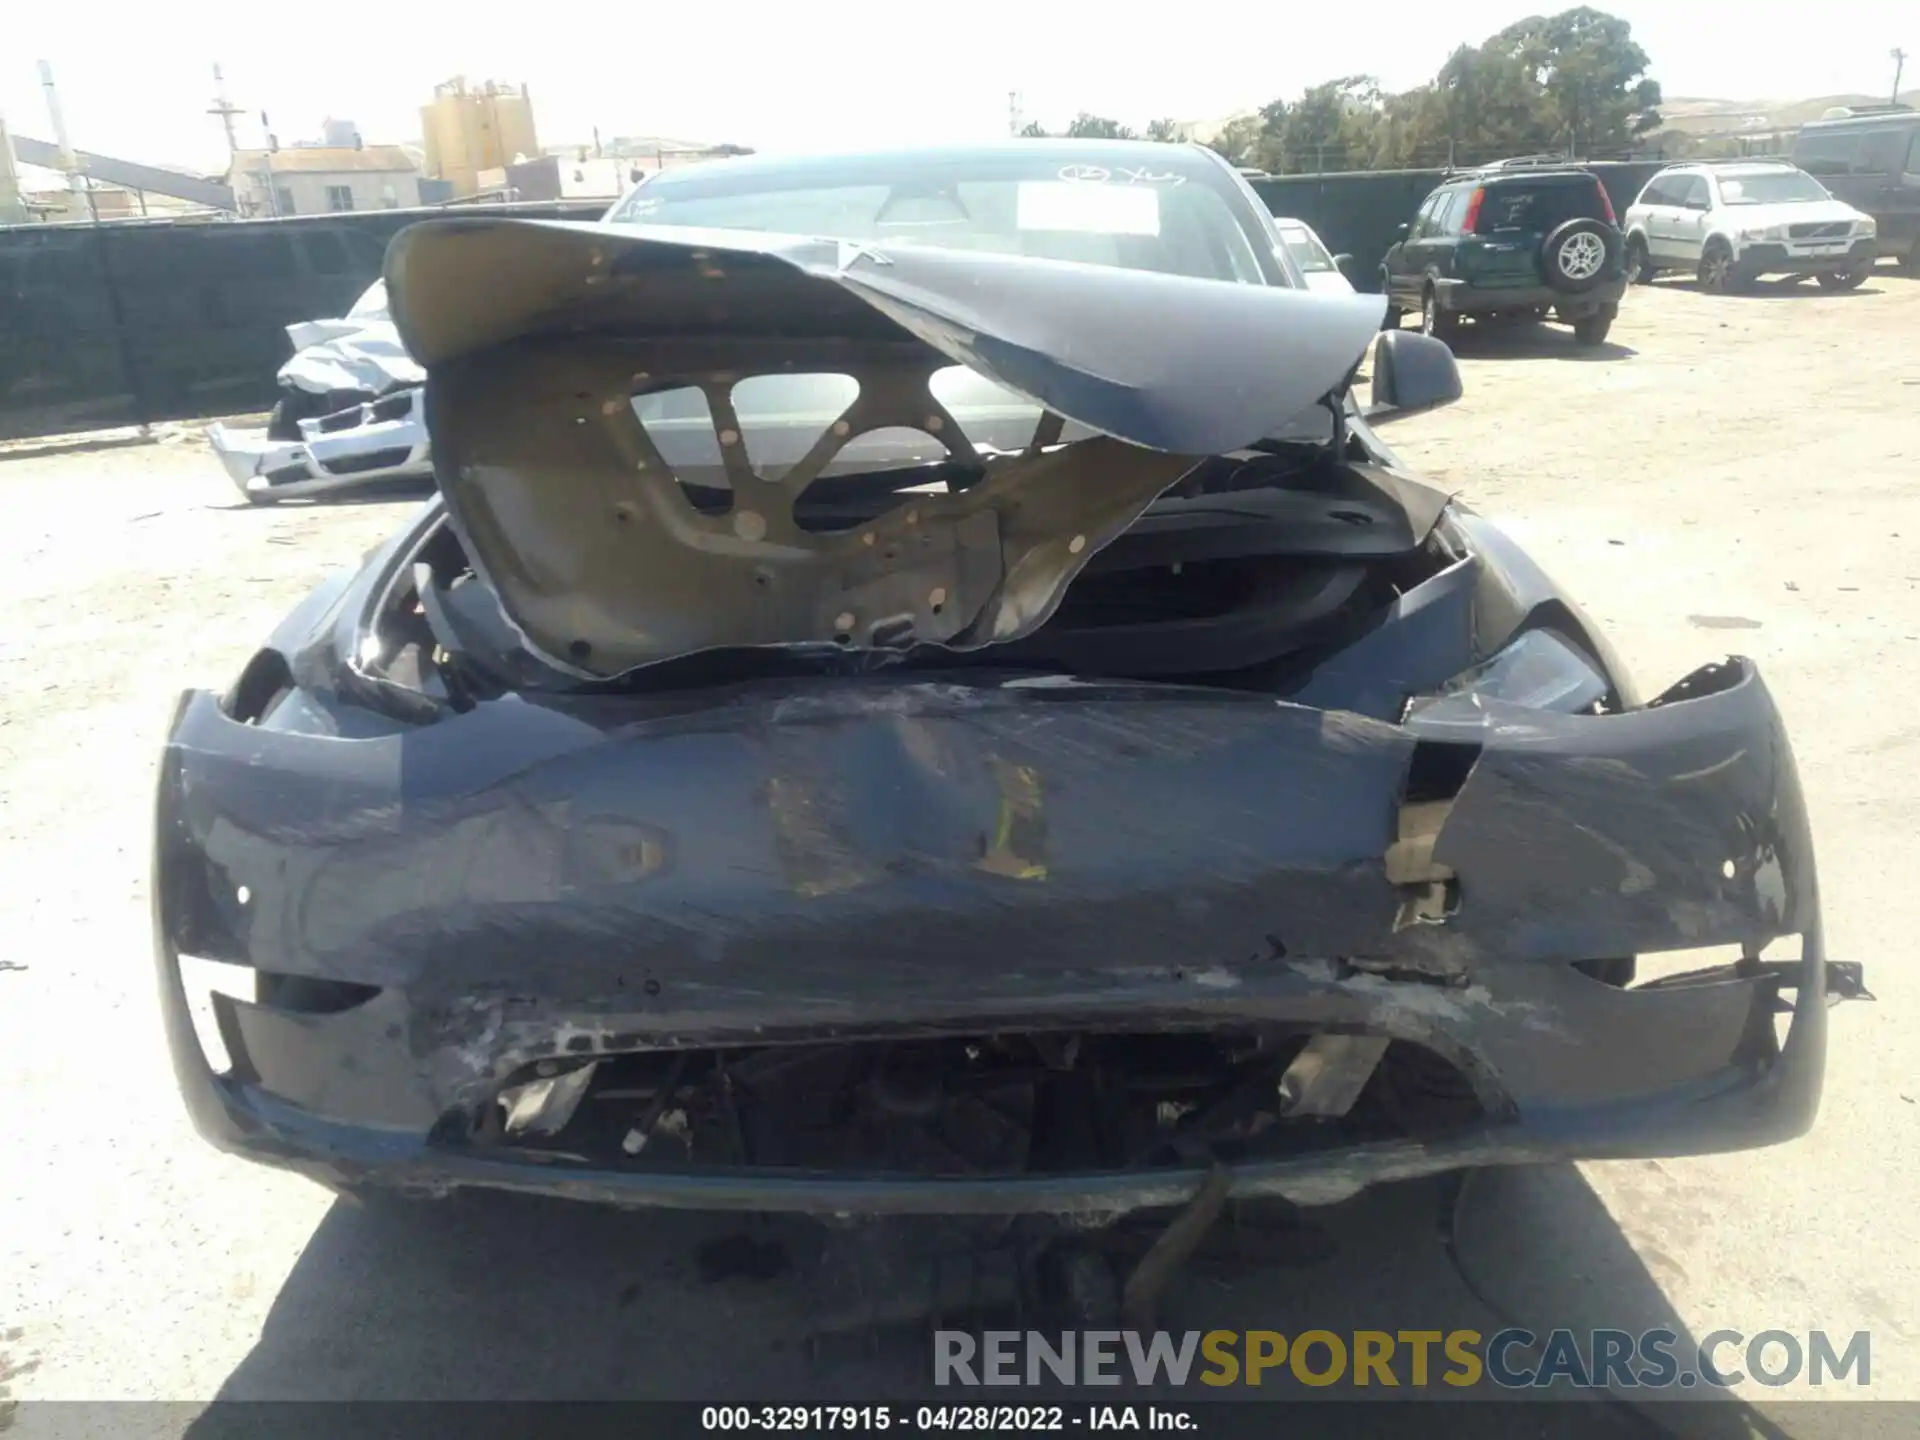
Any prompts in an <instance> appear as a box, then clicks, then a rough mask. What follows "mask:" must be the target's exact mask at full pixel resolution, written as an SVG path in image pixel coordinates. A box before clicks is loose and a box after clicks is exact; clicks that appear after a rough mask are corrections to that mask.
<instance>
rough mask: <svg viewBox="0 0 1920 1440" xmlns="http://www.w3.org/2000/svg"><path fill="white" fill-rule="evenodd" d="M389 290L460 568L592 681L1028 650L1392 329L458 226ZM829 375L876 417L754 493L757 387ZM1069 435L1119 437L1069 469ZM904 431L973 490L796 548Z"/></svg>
mask: <svg viewBox="0 0 1920 1440" xmlns="http://www.w3.org/2000/svg"><path fill="white" fill-rule="evenodd" d="M387 281H388V287H389V291H390V294H391V296H392V304H393V312H394V318H395V322H396V324H397V325H398V327H399V330H400V333H401V335H402V337H403V338H404V339H405V341H406V343H407V347H408V349H409V350H410V351H411V353H412V354H413V355H414V356H415V357H416V358H417V359H419V360H420V362H421V363H422V364H423V365H424V366H425V367H426V369H427V372H428V377H429V378H428V387H427V422H428V429H429V433H430V435H431V437H432V444H433V452H434V456H435V469H436V474H437V478H438V481H439V484H440V488H441V490H442V491H443V493H444V494H445V496H446V499H447V505H448V511H449V514H450V516H451V517H452V520H453V522H454V525H455V528H456V529H457V530H458V532H459V534H460V537H461V539H462V541H463V542H464V543H465V545H466V547H467V552H468V555H469V556H470V557H471V559H472V561H473V563H474V566H475V569H476V571H477V572H478V573H480V574H481V575H482V576H483V577H484V578H485V579H486V580H487V581H488V582H489V583H490V584H491V585H492V586H493V587H494V589H495V591H496V593H497V594H498V595H499V597H500V600H501V604H502V608H503V609H504V611H505V613H506V614H507V616H508V618H509V619H510V620H511V622H512V623H513V625H514V627H515V628H516V630H518V631H519V632H520V634H521V635H522V636H523V638H524V639H525V640H526V642H527V643H528V644H529V646H530V647H531V648H532V649H533V650H534V651H535V652H536V653H538V654H540V655H541V656H542V657H543V658H544V659H546V660H548V661H549V662H550V663H553V664H555V665H557V666H559V667H561V668H563V669H566V670H570V671H572V672H574V673H577V674H581V675H584V676H613V675H618V674H620V673H622V672H624V671H627V670H631V669H634V668H636V667H639V666H642V665H647V664H651V663H654V662H657V661H662V660H668V659H672V658H675V657H677V656H680V655H684V654H688V653H691V652H693V651H697V650H703V649H711V648H717V647H722V646H738V645H788V646H817V645H839V646H844V647H850V648H852V647H865V648H876V649H901V648H906V647H908V646H910V645H913V644H920V643H934V644H940V645H945V646H949V647H951V648H954V649H972V648H976V647H978V646H982V645H987V644H992V643H995V642H999V641H1006V640H1013V639H1018V638H1020V637H1021V636H1024V635H1027V634H1030V633H1031V632H1032V631H1033V630H1034V629H1036V628H1037V627H1038V626H1039V625H1041V624H1042V623H1044V621H1045V620H1046V619H1047V618H1048V616H1050V615H1051V614H1052V613H1053V611H1054V609H1055V607H1057V605H1058V604H1059V602H1060V598H1061V596H1062V595H1063V594H1064V592H1065V590H1066V587H1067V585H1068V584H1069V583H1070V582H1071V580H1072V579H1073V578H1074V576H1075V575H1077V574H1078V573H1079V571H1080V570H1081V568H1082V567H1083V566H1084V565H1085V564H1086V562H1087V561H1088V560H1089V559H1091V558H1092V556H1093V555H1095V554H1096V553H1098V552H1099V550H1100V549H1101V548H1102V547H1104V546H1105V545H1107V544H1108V543H1109V542H1110V541H1112V540H1113V539H1114V538H1115V537H1116V536H1118V535H1119V534H1120V533H1121V532H1122V531H1124V530H1125V529H1126V528H1127V527H1128V526H1129V525H1131V524H1132V523H1133V521H1134V520H1135V519H1137V518H1138V517H1139V515H1140V514H1141V513H1142V512H1143V511H1144V510H1145V509H1146V507H1147V506H1148V505H1149V504H1151V503H1152V502H1153V500H1154V498H1155V497H1156V496H1158V495H1160V494H1161V493H1162V492H1164V491H1165V490H1166V489H1167V488H1168V487H1169V486H1171V485H1172V484H1174V483H1175V482H1176V481H1177V480H1178V479H1179V478H1180V477H1181V476H1182V475H1184V474H1185V473H1186V472H1187V471H1188V470H1189V469H1191V468H1192V467H1193V466H1194V465H1195V464H1196V463H1198V461H1200V460H1201V459H1203V458H1206V457H1208V456H1212V455H1218V454H1225V453H1231V452H1233V451H1236V450H1239V449H1242V448H1244V447H1246V446H1248V445H1250V444H1252V443H1254V442H1256V441H1258V440H1259V439H1261V438H1262V437H1264V436H1266V435H1268V434H1271V433H1273V432H1274V431H1275V430H1277V429H1279V428H1280V427H1281V426H1282V425H1284V424H1285V423H1286V422H1287V421H1288V420H1290V419H1293V418H1294V417H1296V416H1298V415H1300V414H1301V413H1302V412H1304V411H1306V410H1307V409H1309V408H1310V407H1312V406H1313V405H1315V404H1316V403H1318V402H1319V401H1321V400H1322V399H1323V398H1325V397H1326V396H1328V395H1330V394H1333V393H1335V392H1337V391H1338V390H1339V389H1340V387H1341V386H1342V385H1343V384H1344V383H1345V381H1346V379H1347V377H1348V376H1349V375H1350V374H1351V372H1352V370H1353V368H1354V366H1355V364H1356V363H1357V361H1358V359H1359V357H1360V356H1361V354H1362V353H1363V352H1364V350H1365V348H1366V345H1367V343H1368V342H1369V341H1370V339H1371V338H1372V336H1373V335H1374V334H1375V333H1376V332H1377V329H1378V325H1379V321H1380V315H1381V310H1382V305H1383V303H1384V302H1382V301H1381V299H1380V297H1378V296H1354V297H1329V296H1323V295H1311V294H1308V293H1307V292H1304V291H1296V290H1288V289H1280V288H1272V287H1264V286H1255V285H1236V284H1229V283H1225V282H1221V281H1213V280H1196V279H1189V278H1186V277H1182V276H1172V275H1163V274H1158V273H1149V272H1143V271H1129V270H1121V269H1114V268H1105V267H1096V266H1086V265H1076V264H1069V263H1064V262H1059V261H1049V260H1037V259H1029V258H1026V257H1021V256H1007V255H998V254H988V253H980V252H973V251H956V250H942V249H937V248H932V247H922V246H909V245H893V246H859V245H854V244H852V243H849V242H845V241H833V240H815V239H798V238H794V237H787V236H777V235H763V234H755V233H746V232H733V231H698V230H688V229H678V228H656V227H642V226H625V225H602V224H566V223H559V222H537V221H475V220H464V219H455V220H436V221H428V222H425V223H422V224H420V225H416V226H413V227H411V228H409V229H408V230H406V231H403V232H402V233H401V235H400V236H399V237H398V238H397V239H396V240H395V241H394V244H393V246H392V248H391V250H390V252H389V254H388V259H387ZM956 363H957V364H960V365H963V366H966V367H967V368H969V369H971V370H972V371H974V372H976V373H977V374H979V375H981V376H983V377H985V378H986V379H988V380H990V381H992V382H994V383H995V384H997V385H999V386H1002V387H1004V388H1005V389H1007V390H1009V391H1011V392H1013V394H1014V396H1015V397H1016V398H1018V399H1024V400H1026V401H1028V402H1031V404H1032V405H1034V406H1037V407H1039V409H1040V411H1041V412H1042V417H1043V418H1042V419H1041V420H1040V423H1039V425H1038V426H1037V427H1036V430H1035V432H1034V434H1033V437H1032V440H1031V442H1030V443H1028V444H1027V445H1026V447H1025V448H1024V449H1022V450H1019V451H1011V452H1010V451H1005V450H1001V451H994V452H986V451H982V450H978V449H976V448H975V446H974V444H973V443H972V441H970V440H969V438H968V436H967V434H966V432H965V430H964V428H963V426H962V425H961V423H960V422H959V421H958V420H957V419H956V418H955V416H954V415H953V414H952V413H950V412H949V411H948V409H947V408H946V407H945V406H944V405H942V404H941V402H940V401H939V399H938V398H937V397H936V396H935V395H934V393H933V390H932V388H931V387H930V385H929V380H930V379H931V377H932V376H933V375H934V374H935V372H937V371H939V370H941V369H944V368H947V367H949V366H951V365H953V364H956ZM820 372H832V373H834V374H838V375H846V376H850V377H852V379H853V380H854V381H856V382H857V384H858V386H859V393H858V396H857V397H856V398H855V399H854V400H853V401H852V402H851V403H850V404H849V405H848V406H847V407H846V409H845V410H844V411H843V412H842V413H840V414H839V415H838V416H837V417H834V416H827V417H820V418H819V419H818V423H817V433H815V434H812V435H810V437H809V438H808V440H807V443H805V444H803V445H801V446H800V447H799V452H800V453H799V458H798V459H797V460H796V461H795V463H793V464H792V465H791V466H790V467H787V468H786V469H785V470H784V471H783V472H781V473H779V474H778V475H777V476H776V475H774V474H773V473H771V471H769V470H768V469H767V468H766V467H756V465H755V464H754V462H753V459H752V458H751V457H750V455H749V453H748V451H749V447H748V445H747V443H746V440H745V437H744V436H743V433H742V427H741V423H740V420H739V418H738V415H737V414H736V411H735V407H734V403H733V399H732V395H733V387H734V386H735V385H737V384H739V383H740V382H741V381H742V380H745V379H748V378H751V377H759V376H796V375H804V374H817V373H820ZM688 387H692V388H695V389H698V390H699V391H700V392H701V393H702V395H703V396H704V397H705V401H706V408H707V411H708V413H709V415H710V416H711V423H712V429H713V440H714V442H715V443H716V444H717V445H718V448H719V455H720V463H721V466H722V468H723V470H724V474H725V477H726V481H727V487H728V489H729V490H730V491H731V497H730V504H729V506H728V508H727V509H726V511H725V512H724V513H711V511H710V510H703V509H700V508H696V506H695V505H694V504H693V503H692V502H691V501H690V499H689V498H688V495H687V493H686V492H685V490H684V489H683V488H682V478H683V477H682V476H680V475H678V474H676V471H675V468H674V466H673V465H672V464H671V463H669V461H668V459H667V458H666V457H664V456H663V455H662V454H661V449H660V447H659V446H658V445H656V443H655V441H654V439H653V438H652V437H650V435H649V433H648V430H647V428H646V427H645V426H643V425H642V423H641V422H640V420H639V418H638V417H637V415H636V413H635V410H634V405H633V402H634V399H635V397H636V396H641V395H648V394H653V393H657V392H660V391H664V390H675V389H686V388H688ZM1063 421H1072V422H1074V423H1076V424H1077V425H1079V426H1082V427H1084V428H1085V429H1087V430H1091V431H1094V432H1097V433H1095V434H1094V435H1092V436H1091V437H1090V438H1086V439H1081V440H1076V441H1072V442H1069V443H1066V444H1061V443H1059V437H1060V427H1061V424H1062V422H1063ZM808 423H809V424H812V422H811V421H809V422H808ZM897 427H907V428H912V429H915V430H919V431H923V432H925V433H926V434H929V435H931V436H933V437H934V439H935V440H937V441H938V442H939V444H940V445H941V446H942V447H943V448H944V449H945V451H946V453H947V456H948V458H949V459H950V460H951V461H953V462H955V466H954V468H957V469H962V470H964V471H966V472H967V473H968V474H969V476H970V477H971V483H968V484H966V485H965V487H964V488H956V487H954V485H953V482H952V480H951V479H949V488H947V489H946V490H945V491H944V492H942V491H940V490H917V491H906V492H902V493H898V494H895V495H893V496H892V497H890V498H891V499H892V501H893V503H892V506H891V508H889V509H886V510H884V511H883V512H881V513H879V514H878V515H876V516H875V517H874V518H873V519H872V520H871V521H869V522H866V523H862V524H859V525H856V526H855V527H853V528H851V529H845V530H840V531H832V532H821V531H818V530H809V529H806V528H804V527H802V526H801V525H800V524H799V523H798V522H797V521H796V519H795V516H794V502H795V501H796V500H797V499H798V497H799V496H800V495H801V493H802V492H803V491H804V490H805V489H806V488H807V487H808V486H809V485H810V484H812V483H813V482H814V481H815V480H816V479H817V478H818V477H819V476H820V475H821V473H822V472H823V471H824V470H825V469H826V468H827V467H828V466H829V465H830V464H831V463H832V462H833V460H834V458H835V456H836V455H838V454H839V453H840V451H841V450H842V449H844V448H845V447H846V446H847V445H849V444H851V443H853V442H854V441H856V440H858V439H859V438H860V437H862V436H866V435H872V434H874V433H875V432H877V431H881V430H887V429H893V428H897Z"/></svg>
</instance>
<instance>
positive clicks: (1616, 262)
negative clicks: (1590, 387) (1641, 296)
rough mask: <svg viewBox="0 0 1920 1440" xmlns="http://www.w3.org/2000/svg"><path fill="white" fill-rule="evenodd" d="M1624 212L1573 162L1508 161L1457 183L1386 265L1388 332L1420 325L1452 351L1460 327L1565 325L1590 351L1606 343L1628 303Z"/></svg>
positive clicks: (1435, 197) (1450, 183) (1425, 207)
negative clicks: (1409, 323) (1620, 216)
mask: <svg viewBox="0 0 1920 1440" xmlns="http://www.w3.org/2000/svg"><path fill="white" fill-rule="evenodd" d="M1622 253H1623V247H1622V243H1621V237H1620V227H1619V225H1618V223H1617V222H1616V220H1615V217H1614V213H1613V202H1612V201H1611V200H1610V199H1608V198H1607V191H1606V187H1605V186H1604V185H1602V184H1601V183H1600V181H1599V179H1598V178H1596V177H1595V176H1594V175H1593V173H1592V172H1591V171H1587V170H1582V169H1580V168H1579V167H1578V166H1577V165H1573V164H1570V163H1569V162H1567V161H1566V160H1551V159H1527V160H1503V161H1501V162H1500V163H1499V164H1497V165H1488V166H1484V167H1482V168H1480V169H1477V170H1473V171H1469V172H1465V173H1462V174H1459V175H1454V176H1450V177H1449V178H1448V179H1447V180H1445V181H1443V182H1442V183H1441V185H1440V188H1439V189H1437V190H1435V191H1434V192H1433V193H1432V194H1430V195H1429V196H1427V198H1426V199H1425V200H1424V201H1423V202H1422V203H1421V205H1420V212H1419V213H1418V214H1417V215H1415V216H1414V217H1413V223H1412V224H1410V225H1403V226H1401V227H1400V238H1399V240H1397V241H1396V242H1395V243H1394V245H1393V247H1392V248H1391V249H1389V250H1388V251H1387V253H1386V256H1385V257H1384V258H1383V259H1382V261H1381V263H1380V281H1381V285H1380V288H1381V289H1382V290H1384V291H1385V292H1386V295H1387V324H1388V325H1389V326H1390V327H1391V326H1397V325H1398V324H1399V323H1400V317H1401V316H1402V315H1408V314H1417V315H1419V316H1420V328H1421V329H1422V330H1424V331H1425V332H1426V333H1427V334H1429V335H1434V336H1438V337H1439V338H1440V339H1442V340H1447V341H1451V340H1452V339H1453V338H1454V336H1455V335H1456V334H1457V333H1458V330H1459V326H1460V321H1461V320H1462V319H1463V318H1471V319H1473V320H1474V321H1475V322H1476V323H1486V322H1488V321H1501V320H1545V319H1546V318H1547V317H1548V315H1549V314H1551V315H1552V316H1553V318H1554V319H1556V320H1559V321H1562V322H1564V323H1566V324H1570V325H1572V326H1573V333H1574V335H1575V337H1576V338H1577V339H1578V340H1579V342H1580V343H1581V344H1582V345H1598V344H1599V343H1600V342H1601V341H1603V340H1605V339H1606V338H1607V331H1608V330H1609V329H1611V328H1612V326H1613V321H1614V317H1615V316H1616V315H1618V314H1619V313H1620V297H1621V295H1623V294H1624V293H1625V292H1626V288H1627V277H1626V271H1625V268H1624V267H1623V265H1622V263H1621V258H1622Z"/></svg>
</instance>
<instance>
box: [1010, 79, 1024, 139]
mask: <svg viewBox="0 0 1920 1440" xmlns="http://www.w3.org/2000/svg"><path fill="white" fill-rule="evenodd" d="M1020 128H1021V120H1020V92H1019V91H1018V90H1009V91H1008V92H1007V134H1009V135H1012V136H1015V137H1017V136H1018V135H1019V134H1020Z"/></svg>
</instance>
